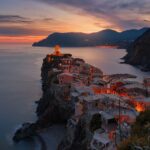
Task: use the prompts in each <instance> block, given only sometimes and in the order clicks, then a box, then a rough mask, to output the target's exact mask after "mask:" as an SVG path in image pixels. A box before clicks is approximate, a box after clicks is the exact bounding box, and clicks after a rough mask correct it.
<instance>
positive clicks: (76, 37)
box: [33, 28, 148, 47]
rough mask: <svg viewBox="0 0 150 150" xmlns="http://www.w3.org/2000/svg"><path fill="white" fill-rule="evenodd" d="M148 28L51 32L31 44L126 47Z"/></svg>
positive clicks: (45, 45)
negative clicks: (90, 31)
mask: <svg viewBox="0 0 150 150" xmlns="http://www.w3.org/2000/svg"><path fill="white" fill-rule="evenodd" d="M146 30H148V28H142V29H139V30H137V29H132V30H127V31H123V32H117V31H114V30H111V29H106V30H102V31H100V32H95V33H90V34H86V33H81V32H68V33H57V32H56V33H52V34H50V35H49V36H48V37H47V38H46V39H43V40H41V41H39V42H35V43H33V46H44V47H52V46H55V45H57V44H59V45H61V46H62V47H85V46H100V45H116V46H119V47H127V46H128V45H129V44H130V43H131V42H133V41H134V40H135V39H136V38H138V37H139V36H141V35H142V34H143V33H144V32H145V31H146Z"/></svg>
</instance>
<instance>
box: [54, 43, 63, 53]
mask: <svg viewBox="0 0 150 150" xmlns="http://www.w3.org/2000/svg"><path fill="white" fill-rule="evenodd" d="M54 55H56V56H60V55H61V51H60V46H59V45H56V46H55V51H54Z"/></svg>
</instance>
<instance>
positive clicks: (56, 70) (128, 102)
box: [46, 45, 150, 150]
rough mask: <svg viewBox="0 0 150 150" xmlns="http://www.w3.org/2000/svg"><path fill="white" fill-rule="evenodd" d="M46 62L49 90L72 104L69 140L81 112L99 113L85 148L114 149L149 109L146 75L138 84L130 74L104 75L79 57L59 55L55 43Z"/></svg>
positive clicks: (148, 85) (148, 84)
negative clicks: (143, 112) (96, 124)
mask: <svg viewBox="0 0 150 150" xmlns="http://www.w3.org/2000/svg"><path fill="white" fill-rule="evenodd" d="M46 61H47V63H49V64H51V65H52V66H51V67H52V68H53V69H50V70H49V71H48V76H49V77H52V75H53V78H52V79H51V84H52V85H53V87H54V88H51V92H52V93H54V95H55V96H56V97H58V98H59V99H62V100H64V101H67V102H69V103H71V104H72V105H73V107H74V115H73V116H72V117H71V118H70V119H69V120H68V123H67V134H68V138H69V140H70V141H71V140H73V135H72V131H73V130H74V129H75V127H76V125H77V124H78V122H79V120H80V118H81V117H82V116H83V115H85V114H86V116H94V114H99V115H100V117H101V125H99V127H100V128H96V130H94V132H93V134H92V140H91V141H90V145H89V149H92V150H100V149H104V150H115V149H116V145H117V144H119V143H120V142H121V141H122V140H123V139H125V138H127V137H128V136H130V130H131V125H132V124H133V123H134V122H135V120H136V117H137V116H138V115H139V113H140V112H142V111H145V110H147V109H150V78H145V79H144V80H143V82H142V83H140V82H137V81H136V80H134V79H135V78H136V77H135V76H134V75H129V74H116V75H104V73H103V72H102V71H101V70H100V69H98V68H96V67H94V66H92V65H90V64H88V63H86V62H85V61H84V60H83V59H80V58H73V57H72V55H71V54H62V53H61V51H60V47H59V45H57V46H55V51H54V53H52V54H48V55H47V57H46Z"/></svg>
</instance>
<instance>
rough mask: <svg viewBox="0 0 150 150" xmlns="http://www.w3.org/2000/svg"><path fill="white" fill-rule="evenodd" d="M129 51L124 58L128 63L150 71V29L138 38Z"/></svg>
mask: <svg viewBox="0 0 150 150" xmlns="http://www.w3.org/2000/svg"><path fill="white" fill-rule="evenodd" d="M127 51H128V53H127V55H126V56H125V57H124V59H125V62H126V63H129V64H131V65H136V66H140V67H141V69H142V70H145V71H147V70H150V29H149V30H147V31H146V32H145V33H144V34H143V35H142V36H140V37H139V38H137V39H136V40H135V42H134V43H133V44H132V45H131V46H130V48H129V49H128V50H127Z"/></svg>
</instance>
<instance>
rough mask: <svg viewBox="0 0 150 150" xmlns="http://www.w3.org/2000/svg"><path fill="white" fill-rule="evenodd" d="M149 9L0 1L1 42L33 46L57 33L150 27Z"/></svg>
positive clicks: (131, 3)
mask: <svg viewBox="0 0 150 150" xmlns="http://www.w3.org/2000/svg"><path fill="white" fill-rule="evenodd" d="M149 8H150V0H143V1H142V2H141V1H140V0H124V1H122V0H116V1H113V3H112V1H111V0H101V1H99V0H93V1H92V0H83V1H77V0H70V1H68V0H30V1H24V0H5V1H3V2H2V1H0V43H2V42H12V43H13V42H29V43H32V42H36V41H38V40H41V39H42V38H45V37H46V36H48V35H49V34H51V33H53V32H83V33H92V32H98V31H101V30H104V29H113V30H116V31H123V30H127V29H139V28H142V27H149V26H150V19H149V18H150V10H149Z"/></svg>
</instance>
